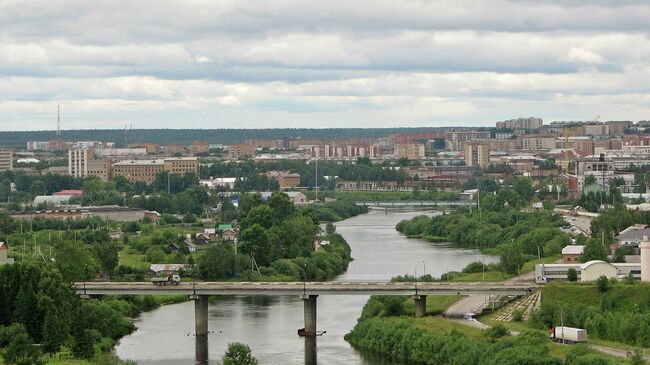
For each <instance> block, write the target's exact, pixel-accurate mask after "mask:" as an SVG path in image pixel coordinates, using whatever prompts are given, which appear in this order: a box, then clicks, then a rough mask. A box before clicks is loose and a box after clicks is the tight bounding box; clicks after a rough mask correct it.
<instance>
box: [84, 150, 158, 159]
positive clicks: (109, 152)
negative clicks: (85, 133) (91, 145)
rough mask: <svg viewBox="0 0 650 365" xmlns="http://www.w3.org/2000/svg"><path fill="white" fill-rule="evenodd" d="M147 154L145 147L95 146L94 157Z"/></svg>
mask: <svg viewBox="0 0 650 365" xmlns="http://www.w3.org/2000/svg"><path fill="white" fill-rule="evenodd" d="M146 154H147V149H146V148H95V156H96V157H122V158H124V157H128V156H144V155H146Z"/></svg>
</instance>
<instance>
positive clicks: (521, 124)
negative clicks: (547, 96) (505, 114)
mask: <svg viewBox="0 0 650 365" xmlns="http://www.w3.org/2000/svg"><path fill="white" fill-rule="evenodd" d="M542 125H543V121H542V118H533V117H529V118H516V119H509V120H504V121H502V122H497V123H496V127H497V128H499V129H540V128H542Z"/></svg>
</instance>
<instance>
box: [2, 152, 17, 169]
mask: <svg viewBox="0 0 650 365" xmlns="http://www.w3.org/2000/svg"><path fill="white" fill-rule="evenodd" d="M13 169H14V153H13V151H9V150H0V171H7V170H13Z"/></svg>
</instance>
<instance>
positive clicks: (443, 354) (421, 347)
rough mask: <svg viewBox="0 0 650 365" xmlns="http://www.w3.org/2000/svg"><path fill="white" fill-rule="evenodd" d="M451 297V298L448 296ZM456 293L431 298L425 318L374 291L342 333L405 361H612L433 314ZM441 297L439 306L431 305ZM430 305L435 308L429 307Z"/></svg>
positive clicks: (505, 364) (494, 364)
mask: <svg viewBox="0 0 650 365" xmlns="http://www.w3.org/2000/svg"><path fill="white" fill-rule="evenodd" d="M450 299H451V300H450ZM456 299H458V298H457V297H451V298H446V297H443V298H439V297H430V298H429V300H428V302H432V303H427V307H428V310H427V312H428V313H427V314H428V316H427V317H424V318H413V316H412V311H411V310H410V308H409V306H410V304H409V303H410V302H412V301H411V300H409V299H408V298H406V297H378V296H373V297H371V298H370V299H369V301H368V303H367V304H366V305H365V306H364V308H363V311H362V313H361V317H360V318H359V321H358V323H357V324H356V325H355V327H354V328H353V329H352V331H351V332H350V333H349V334H347V335H346V336H345V339H346V340H347V341H348V342H350V344H352V345H353V346H354V347H355V348H357V349H360V350H363V351H369V352H372V353H375V354H378V355H381V356H382V357H383V358H390V359H393V360H397V361H399V362H401V363H407V364H466V365H472V364H481V365H482V364H486V365H488V364H489V365H519V364H536V365H560V364H565V365H587V364H597V365H614V364H616V363H620V362H614V361H613V360H611V359H610V358H609V357H607V356H604V355H599V354H597V353H596V352H595V351H593V350H590V349H588V348H586V347H583V346H575V347H570V348H567V347H565V348H564V349H563V351H561V352H558V351H557V350H558V345H554V344H551V343H550V342H549V341H548V339H547V338H546V335H545V334H544V333H542V332H540V331H535V330H530V331H524V332H522V333H521V334H519V335H518V336H510V335H509V331H508V330H507V329H506V328H504V327H501V326H497V327H493V328H491V329H489V330H479V329H476V328H472V327H466V326H465V325H462V324H458V323H456V322H454V321H452V320H447V319H444V318H442V317H440V316H434V315H436V314H438V313H441V312H442V311H443V310H444V309H445V308H446V306H447V305H450V304H452V303H453V302H454V301H455V300H456ZM439 300H441V301H442V305H438V304H434V303H435V302H436V301H439ZM432 307H434V308H435V309H433V310H431V308H432Z"/></svg>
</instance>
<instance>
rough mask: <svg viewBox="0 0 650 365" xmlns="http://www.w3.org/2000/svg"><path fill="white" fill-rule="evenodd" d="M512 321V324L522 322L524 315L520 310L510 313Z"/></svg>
mask: <svg viewBox="0 0 650 365" xmlns="http://www.w3.org/2000/svg"><path fill="white" fill-rule="evenodd" d="M512 320H513V321H514V322H521V321H523V320H524V314H523V312H522V311H521V309H517V310H515V311H514V312H513V313H512Z"/></svg>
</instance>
